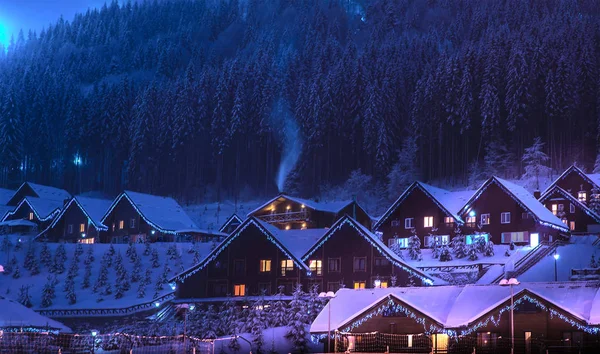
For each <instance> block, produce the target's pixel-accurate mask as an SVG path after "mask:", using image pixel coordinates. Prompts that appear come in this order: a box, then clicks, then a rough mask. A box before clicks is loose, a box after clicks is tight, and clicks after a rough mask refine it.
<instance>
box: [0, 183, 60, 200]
mask: <svg viewBox="0 0 600 354" xmlns="http://www.w3.org/2000/svg"><path fill="white" fill-rule="evenodd" d="M25 197H34V198H39V199H46V200H55V201H60V202H61V203H64V202H65V201H67V200H69V199H71V194H69V192H67V191H66V190H64V189H60V188H55V187H50V186H43V185H41V184H37V183H31V182H24V183H23V184H21V186H20V187H19V188H18V189H17V190H16V191H15V192H14V194H13V195H12V197H10V198H9V199H8V201H7V202H6V205H9V206H17V205H18V204H19V203H20V202H21V201H22V200H23V199H24V198H25Z"/></svg>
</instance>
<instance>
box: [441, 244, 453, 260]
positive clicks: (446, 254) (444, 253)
mask: <svg viewBox="0 0 600 354" xmlns="http://www.w3.org/2000/svg"><path fill="white" fill-rule="evenodd" d="M451 260H452V254H451V253H450V248H449V247H448V245H446V244H444V245H442V250H441V251H440V262H449V261H451Z"/></svg>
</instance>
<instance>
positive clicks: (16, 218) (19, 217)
mask: <svg viewBox="0 0 600 354" xmlns="http://www.w3.org/2000/svg"><path fill="white" fill-rule="evenodd" d="M62 207H63V201H61V200H52V199H41V198H35V197H25V198H23V199H22V200H21V201H20V202H19V204H17V206H16V207H15V209H14V210H12V211H9V212H8V213H6V214H5V215H4V217H3V218H2V222H1V223H0V225H2V226H7V227H9V228H10V229H11V231H13V232H35V231H38V230H42V229H44V228H46V227H47V226H48V225H50V223H51V222H52V220H53V219H54V217H56V216H57V215H58V213H59V212H60V210H61V209H62Z"/></svg>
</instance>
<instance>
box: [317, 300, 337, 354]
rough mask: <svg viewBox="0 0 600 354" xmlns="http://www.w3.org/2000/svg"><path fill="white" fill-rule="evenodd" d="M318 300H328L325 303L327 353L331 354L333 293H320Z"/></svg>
mask: <svg viewBox="0 0 600 354" xmlns="http://www.w3.org/2000/svg"><path fill="white" fill-rule="evenodd" d="M319 297H320V298H324V299H328V300H329V302H328V303H327V353H330V352H331V299H333V298H334V297H335V293H334V292H333V291H328V292H326V293H324V292H323V293H320V294H319Z"/></svg>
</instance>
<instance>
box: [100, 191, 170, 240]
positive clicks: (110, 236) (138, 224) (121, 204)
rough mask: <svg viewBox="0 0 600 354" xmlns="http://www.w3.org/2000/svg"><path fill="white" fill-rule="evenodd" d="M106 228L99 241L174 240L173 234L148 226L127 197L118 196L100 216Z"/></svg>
mask: <svg viewBox="0 0 600 354" xmlns="http://www.w3.org/2000/svg"><path fill="white" fill-rule="evenodd" d="M102 223H103V224H104V225H106V227H107V228H108V230H107V231H106V233H104V234H103V235H101V237H100V242H101V243H129V242H144V241H145V240H149V241H151V242H154V241H174V235H173V234H164V233H161V232H160V231H158V230H156V229H155V228H153V227H152V226H150V225H149V224H148V223H147V222H146V221H145V220H144V219H143V218H142V215H141V214H140V212H139V210H138V209H137V208H135V207H134V206H133V205H132V203H131V201H130V200H129V199H128V198H119V199H118V201H116V205H113V206H112V207H111V209H110V210H109V212H108V213H107V214H106V215H105V216H104V218H102Z"/></svg>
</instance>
